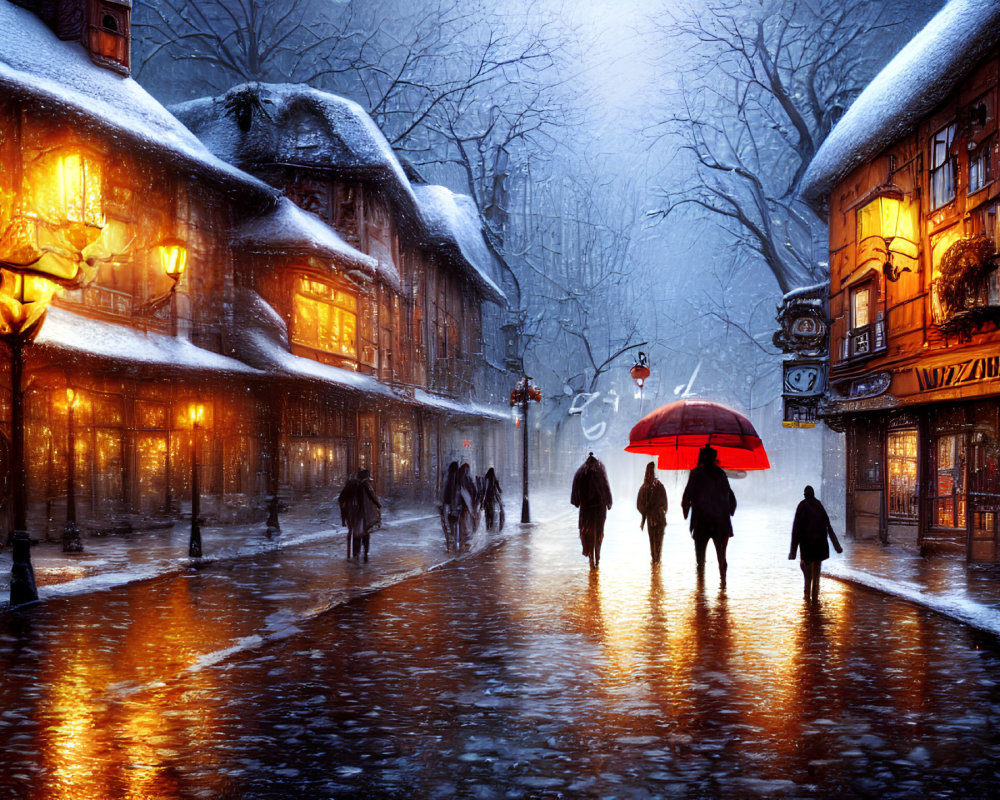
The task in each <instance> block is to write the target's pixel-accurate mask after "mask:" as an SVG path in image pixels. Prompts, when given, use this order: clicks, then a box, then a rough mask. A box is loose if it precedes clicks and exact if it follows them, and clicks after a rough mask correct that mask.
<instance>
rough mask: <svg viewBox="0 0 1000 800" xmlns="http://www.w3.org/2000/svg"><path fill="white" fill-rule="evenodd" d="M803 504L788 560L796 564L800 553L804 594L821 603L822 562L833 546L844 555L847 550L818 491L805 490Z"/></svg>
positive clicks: (796, 518) (827, 556)
mask: <svg viewBox="0 0 1000 800" xmlns="http://www.w3.org/2000/svg"><path fill="white" fill-rule="evenodd" d="M802 494H803V496H804V497H803V500H802V501H801V502H800V503H799V505H798V508H796V509H795V520H794V521H793V522H792V547H791V550H789V551H788V560H789V561H794V560H795V550H796V549H798V551H799V567H801V569H802V577H803V578H804V580H805V584H804V587H803V594H804V596H805V598H806V599H807V600H818V599H819V575H820V568H821V567H822V565H823V562H824V561H826V559H828V558H829V557H830V545H829V543H828V542H827V539H829V541H830V542H833V549H834V550H836V551H837V552H838V553H843V552H844V548H842V547H841V546H840V542H839V541H838V540H837V534H835V533H834V532H833V526H832V525H831V524H830V517H829V515H828V514H827V513H826V509H825V508H823V504H822V503H821V502H820V501H819V500H817V499H816V490H815V489H813V487H812V486H806V488H805V489H803V490H802Z"/></svg>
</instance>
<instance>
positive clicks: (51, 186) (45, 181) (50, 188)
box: [26, 148, 104, 228]
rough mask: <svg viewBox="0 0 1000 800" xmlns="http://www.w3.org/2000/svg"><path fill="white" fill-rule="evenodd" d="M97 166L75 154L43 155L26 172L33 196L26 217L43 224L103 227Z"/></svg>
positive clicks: (99, 179) (57, 152)
mask: <svg viewBox="0 0 1000 800" xmlns="http://www.w3.org/2000/svg"><path fill="white" fill-rule="evenodd" d="M101 173H102V168H101V162H100V161H98V160H96V159H94V158H91V157H90V156H87V155H84V154H83V153H81V152H80V151H77V150H68V149H67V148H60V149H59V150H58V151H56V153H51V152H50V153H46V154H45V155H44V156H42V157H40V158H39V159H38V160H37V161H36V162H35V164H33V165H32V167H31V168H30V170H29V173H28V175H27V176H26V177H28V179H29V180H30V184H29V185H30V187H31V193H32V195H33V202H32V207H31V210H30V212H29V213H32V214H33V215H37V216H39V217H41V218H42V219H44V220H46V221H47V222H50V223H54V224H61V223H65V222H78V223H82V224H84V225H89V226H93V227H97V228H101V227H103V226H104V203H103V196H102V192H103V177H102V174H101Z"/></svg>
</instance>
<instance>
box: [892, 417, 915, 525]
mask: <svg viewBox="0 0 1000 800" xmlns="http://www.w3.org/2000/svg"><path fill="white" fill-rule="evenodd" d="M887 447H888V467H889V516H890V517H895V518H903V519H913V520H915V519H916V518H917V430H916V428H912V429H906V430H898V431H889V438H888V443H887Z"/></svg>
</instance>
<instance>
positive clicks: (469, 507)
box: [452, 464, 479, 546]
mask: <svg viewBox="0 0 1000 800" xmlns="http://www.w3.org/2000/svg"><path fill="white" fill-rule="evenodd" d="M477 495H478V492H477V491H476V479H475V478H474V477H472V468H471V467H470V466H469V465H468V464H462V466H460V467H459V468H458V475H457V477H456V479H455V495H454V501H453V511H452V513H454V514H457V517H458V544H459V546H468V544H469V542H470V541H471V539H472V534H473V533H475V532H476V528H478V527H479V507H478V505H477V502H476V498H477Z"/></svg>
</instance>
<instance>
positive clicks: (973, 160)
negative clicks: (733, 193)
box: [812, 12, 1000, 561]
mask: <svg viewBox="0 0 1000 800" xmlns="http://www.w3.org/2000/svg"><path fill="white" fill-rule="evenodd" d="M993 13H994V15H995V12H993ZM995 41H996V40H993V45H992V47H991V48H989V51H988V53H987V54H986V55H985V56H979V57H977V58H975V59H973V60H970V61H969V63H967V64H964V66H963V68H962V69H961V70H959V69H958V68H955V69H954V70H953V71H952V72H951V73H950V74H946V75H943V76H934V80H935V81H936V82H940V81H942V80H944V81H947V82H948V83H947V86H948V90H947V92H946V93H944V94H943V99H940V100H938V101H937V102H935V103H934V104H933V106H932V107H930V108H927V109H926V110H922V111H921V113H919V114H918V115H917V118H916V120H915V122H914V123H913V124H912V125H911V126H910V127H909V130H908V132H907V133H906V134H905V135H898V134H894V135H892V136H889V137H888V138H886V139H884V140H882V141H877V139H875V141H876V142H877V147H870V150H872V152H871V153H869V154H867V155H865V156H864V157H863V158H861V159H860V161H859V163H850V164H847V167H848V168H846V169H843V170H841V172H840V173H839V174H837V179H836V180H835V181H833V182H832V184H831V185H829V187H828V188H825V189H823V190H821V191H817V190H816V188H815V187H813V189H812V192H813V197H812V199H813V201H814V202H816V204H817V206H820V205H825V206H826V207H827V208H828V210H829V221H830V288H829V317H830V354H829V387H830V391H829V392H828V394H827V396H826V398H825V403H824V406H823V407H822V408H821V414H822V415H823V416H824V418H825V420H826V421H827V422H828V424H830V425H831V426H833V427H834V428H835V429H837V430H843V431H845V432H846V436H847V440H846V442H847V464H846V476H847V477H846V479H847V509H846V512H847V527H848V531H849V533H851V534H853V535H854V536H855V537H857V538H860V539H876V540H881V541H883V542H886V543H902V544H906V545H910V546H914V547H919V548H920V549H921V550H922V551H923V552H925V553H930V552H934V551H936V550H942V549H948V550H955V551H961V552H964V553H966V555H967V556H968V558H970V559H975V560H990V561H996V560H1000V289H998V274H1000V273H998V270H997V264H998V258H997V249H998V248H997V245H998V238H997V235H998V230H997V214H998V211H1000V181H998V180H997V177H998V169H1000V156H998V124H997V121H998V118H1000V107H998V95H1000V86H998V71H1000V55H998V49H997V47H996V43H995ZM908 57H913V56H908ZM887 71H888V70H887ZM880 85H881V86H883V87H884V85H885V82H884V81H883V83H882V84H880ZM870 88H871V87H870ZM862 99H863V100H865V99H868V98H865V97H864V96H862ZM873 99H877V97H876V98H873ZM821 155H822V154H821Z"/></svg>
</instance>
